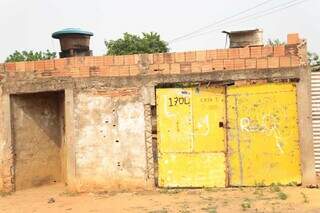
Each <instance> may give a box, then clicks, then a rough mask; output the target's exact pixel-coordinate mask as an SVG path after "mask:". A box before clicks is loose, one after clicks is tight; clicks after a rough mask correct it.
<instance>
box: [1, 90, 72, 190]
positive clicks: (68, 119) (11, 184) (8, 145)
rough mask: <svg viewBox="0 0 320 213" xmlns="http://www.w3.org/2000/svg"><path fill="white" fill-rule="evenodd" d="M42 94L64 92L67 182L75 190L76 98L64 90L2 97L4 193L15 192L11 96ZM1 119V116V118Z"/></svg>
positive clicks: (2, 176) (3, 95)
mask: <svg viewBox="0 0 320 213" xmlns="http://www.w3.org/2000/svg"><path fill="white" fill-rule="evenodd" d="M40 92H64V111H65V112H64V114H65V118H64V122H65V145H66V149H67V150H66V171H65V172H66V180H65V182H66V183H67V186H68V189H70V190H75V188H74V187H75V186H76V184H75V172H76V171H75V170H76V169H75V168H76V164H75V148H74V119H73V116H74V113H73V111H74V107H73V106H74V98H73V90H72V89H63V90H50V91H48V90H43V91H36V92H25V93H23V92H20V93H12V94H10V93H5V94H2V96H1V99H0V100H1V102H0V103H1V107H2V120H3V128H2V129H1V130H0V133H1V134H0V142H1V148H2V149H0V151H1V152H2V153H0V154H1V155H2V172H1V173H0V175H1V176H0V178H1V179H2V191H4V192H13V191H15V180H14V178H15V177H14V176H15V169H14V166H15V165H14V155H15V151H14V144H13V143H14V142H13V138H12V121H11V119H12V117H11V97H10V96H11V95H19V94H27V93H40ZM0 117H1V116H0ZM0 171H1V170H0Z"/></svg>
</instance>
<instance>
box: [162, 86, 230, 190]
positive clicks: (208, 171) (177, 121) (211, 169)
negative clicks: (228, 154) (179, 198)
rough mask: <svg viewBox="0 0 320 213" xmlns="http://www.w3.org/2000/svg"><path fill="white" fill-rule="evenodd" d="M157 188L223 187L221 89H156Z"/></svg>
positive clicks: (223, 116) (222, 90)
mask: <svg viewBox="0 0 320 213" xmlns="http://www.w3.org/2000/svg"><path fill="white" fill-rule="evenodd" d="M157 114H158V118H157V121H158V124H157V125H158V162H159V186H162V187H201V186H206V187H213V186H222V187H224V186H225V179H226V178H225V177H226V175H225V170H226V166H225V165H226V164H225V129H224V128H223V126H224V124H225V93H224V89H223V88H210V89H204V88H192V89H191V88H189V89H181V88H175V89H157Z"/></svg>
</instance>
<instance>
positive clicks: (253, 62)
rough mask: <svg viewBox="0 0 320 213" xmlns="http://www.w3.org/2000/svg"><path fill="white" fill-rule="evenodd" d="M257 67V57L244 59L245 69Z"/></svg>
mask: <svg viewBox="0 0 320 213" xmlns="http://www.w3.org/2000/svg"><path fill="white" fill-rule="evenodd" d="M256 68H257V59H255V58H248V59H246V69H256Z"/></svg>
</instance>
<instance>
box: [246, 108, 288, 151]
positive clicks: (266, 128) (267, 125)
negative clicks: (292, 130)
mask: <svg viewBox="0 0 320 213" xmlns="http://www.w3.org/2000/svg"><path fill="white" fill-rule="evenodd" d="M279 121H280V118H279V116H278V115H277V114H268V113H265V114H263V115H262V117H261V119H252V118H250V117H244V118H241V119H240V130H241V131H242V132H248V133H263V134H266V135H269V136H273V137H274V138H275V141H276V146H277V148H278V150H279V151H280V153H282V154H283V153H284V151H283V146H284V140H283V137H282V135H281V132H280V130H279V129H280V128H279Z"/></svg>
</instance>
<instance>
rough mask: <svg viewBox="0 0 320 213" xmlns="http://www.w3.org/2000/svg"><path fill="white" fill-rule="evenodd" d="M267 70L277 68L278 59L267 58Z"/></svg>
mask: <svg viewBox="0 0 320 213" xmlns="http://www.w3.org/2000/svg"><path fill="white" fill-rule="evenodd" d="M268 68H279V57H269V58H268Z"/></svg>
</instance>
